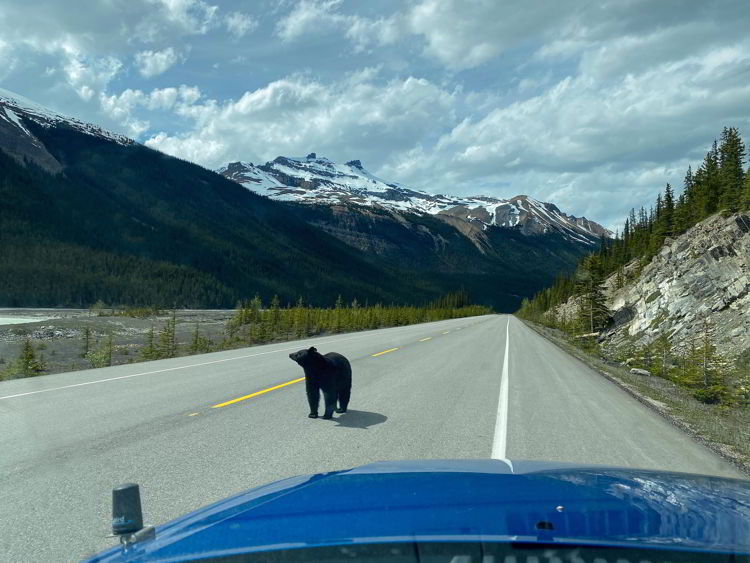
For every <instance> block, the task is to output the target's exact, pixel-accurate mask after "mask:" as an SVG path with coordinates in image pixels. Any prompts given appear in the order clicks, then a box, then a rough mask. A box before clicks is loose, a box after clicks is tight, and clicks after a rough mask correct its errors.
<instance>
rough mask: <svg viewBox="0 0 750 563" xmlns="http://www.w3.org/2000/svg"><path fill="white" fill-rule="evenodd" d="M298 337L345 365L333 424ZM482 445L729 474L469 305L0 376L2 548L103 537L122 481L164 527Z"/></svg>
mask: <svg viewBox="0 0 750 563" xmlns="http://www.w3.org/2000/svg"><path fill="white" fill-rule="evenodd" d="M311 345H314V346H316V347H317V348H318V349H319V350H320V351H321V352H322V353H326V352H330V351H336V352H340V353H342V354H344V355H345V356H347V357H348V358H349V359H350V361H351V363H352V368H353V372H354V376H353V388H352V400H351V403H350V411H349V412H348V413H346V414H341V415H335V416H334V419H333V420H322V419H316V420H312V419H309V418H308V417H307V414H308V407H307V401H306V399H305V387H304V383H303V382H302V381H301V380H300V378H301V377H302V376H303V373H302V370H301V368H300V367H299V366H297V364H295V363H294V362H292V361H291V360H290V359H289V357H288V354H289V353H290V352H291V351H295V350H298V349H301V348H306V347H308V346H311ZM321 413H322V399H321ZM488 457H498V458H503V457H506V458H510V459H542V460H562V461H571V462H581V463H587V464H591V463H594V464H608V465H618V466H629V467H643V468H654V469H667V470H674V471H686V472H693V473H706V474H715V475H723V476H729V477H742V475H741V474H740V473H738V472H737V471H736V470H735V469H734V468H732V467H731V466H730V465H729V464H727V463H726V462H724V461H723V460H721V459H720V458H718V457H717V456H715V455H714V454H713V453H711V452H710V451H709V450H707V449H706V448H704V447H703V446H701V445H699V444H697V443H696V442H694V441H693V440H691V439H690V438H689V437H688V436H686V435H685V434H683V433H681V432H680V431H678V430H677V429H675V428H674V427H673V426H671V425H670V424H669V423H668V422H666V421H665V420H664V419H662V418H660V417H659V416H657V415H656V414H654V413H653V412H652V411H650V410H648V409H647V408H645V407H644V406H643V405H641V404H640V403H638V402H637V401H635V400H634V399H632V398H631V397H630V396H628V395H627V394H626V393H625V392H623V391H622V390H621V389H619V388H618V387H616V386H615V385H613V384H611V383H609V382H608V381H606V380H605V379H604V378H602V377H601V376H600V375H598V374H596V373H594V372H593V371H591V370H590V369H589V368H587V367H586V366H585V365H584V364H582V363H581V362H580V361H578V360H576V359H575V358H572V357H571V356H569V355H567V354H565V353H564V352H562V351H561V350H560V349H559V348H557V347H556V346H554V345H553V344H551V343H549V342H548V341H546V340H545V339H543V338H542V337H541V336H539V335H537V334H536V333H535V332H533V331H532V330H531V329H529V328H528V327H526V326H525V325H524V324H523V323H521V322H520V321H518V320H517V319H515V318H513V317H509V316H506V315H492V316H484V317H473V318H468V319H456V320H451V321H441V322H436V323H428V324H422V325H415V326H409V327H399V328H391V329H382V330H376V331H369V332H361V333H354V334H342V335H336V336H329V337H322V338H314V339H308V340H303V341H298V342H285V343H279V344H272V345H266V346H258V347H254V348H245V349H242V350H233V351H229V352H217V353H212V354H205V355H201V356H191V357H185V358H176V359H171V360H159V361H155V362H148V363H141V364H130V365H125V366H116V367H111V368H104V369H97V370H88V371H80V372H74V373H66V374H57V375H50V376H43V377H36V378H32V379H27V380H14V381H8V382H2V383H0V537H1V539H0V560H1V561H76V560H79V559H81V558H83V557H85V556H87V555H91V554H93V553H94V552H96V551H99V550H101V549H104V548H107V547H110V546H112V545H114V544H115V540H113V539H111V538H107V537H106V535H107V534H108V533H109V530H110V515H111V489H112V488H113V487H114V486H117V485H118V484H120V483H124V482H129V481H132V482H136V483H139V484H140V486H141V495H142V500H143V504H144V518H145V520H146V523H148V524H160V523H163V522H165V521H167V520H170V519H172V518H174V517H176V516H178V515H180V514H182V513H184V512H187V511H190V510H194V509H196V508H199V507H200V506H203V505H205V504H208V503H211V502H214V501H216V500H219V499H221V498H223V497H225V496H227V495H230V494H232V493H236V492H239V491H242V490H245V489H247V488H250V487H254V486H257V485H261V484H263V483H267V482H269V481H273V480H276V479H281V478H284V477H289V476H292V475H298V474H303V473H312V472H318V471H328V470H335V469H345V468H349V467H352V466H355V465H360V464H363V463H369V462H372V461H377V460H390V459H417V458H419V459H429V458H488Z"/></svg>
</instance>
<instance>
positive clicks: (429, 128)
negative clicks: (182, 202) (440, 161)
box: [146, 69, 455, 167]
mask: <svg viewBox="0 0 750 563" xmlns="http://www.w3.org/2000/svg"><path fill="white" fill-rule="evenodd" d="M376 79H377V71H376V70H373V69H367V70H364V71H362V72H358V73H355V74H352V75H349V76H347V77H346V78H344V79H343V80H341V81H339V82H335V83H331V84H323V83H321V82H318V81H316V80H312V79H309V78H308V77H306V76H304V75H295V76H290V77H287V78H284V79H281V80H277V81H274V82H272V83H270V84H268V85H267V86H265V87H263V88H259V89H257V90H253V91H248V92H246V93H245V94H244V95H243V96H242V97H241V98H240V99H238V100H237V101H234V102H227V103H225V104H218V103H216V102H213V103H212V102H211V101H207V102H206V103H204V104H193V105H188V104H185V105H184V106H182V107H181V108H180V115H183V116H186V117H191V118H192V119H194V120H195V122H196V127H195V128H194V129H193V131H191V132H190V133H187V134H183V135H168V134H166V133H163V134H159V135H155V136H153V137H152V138H151V139H149V140H147V141H146V144H147V145H148V146H151V147H153V148H158V149H160V150H164V151H167V152H170V153H172V154H174V155H176V156H180V157H182V158H187V159H190V160H195V161H197V162H200V163H201V164H203V165H206V166H209V167H215V166H218V165H220V164H223V163H224V162H226V161H227V160H230V159H240V158H241V159H244V160H252V159H255V160H263V161H265V160H268V159H271V158H274V157H275V156H278V155H280V154H299V153H305V154H306V153H307V152H310V151H317V152H319V153H321V154H328V155H330V156H331V157H332V158H337V157H341V158H347V159H348V158H362V159H364V160H367V158H368V156H369V157H372V156H373V154H374V153H377V152H379V151H380V150H381V147H383V146H386V145H387V146H390V148H391V150H394V151H397V150H406V149H408V148H409V147H410V145H411V143H412V142H413V139H414V138H426V139H429V138H433V139H435V138H437V135H438V134H439V131H440V129H441V128H442V127H445V125H447V124H449V123H450V122H451V121H452V120H453V119H454V117H453V106H454V103H455V102H454V93H452V92H448V91H445V90H442V89H441V88H439V87H438V86H436V85H434V84H432V83H431V82H429V81H427V80H424V79H417V78H413V77H409V78H406V79H402V80H392V81H388V82H386V83H385V84H379V83H378V81H377V80H376ZM209 149H210V150H209Z"/></svg>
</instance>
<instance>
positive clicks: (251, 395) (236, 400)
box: [211, 377, 305, 409]
mask: <svg viewBox="0 0 750 563" xmlns="http://www.w3.org/2000/svg"><path fill="white" fill-rule="evenodd" d="M304 380H305V378H304V377H300V378H299V379H293V380H292V381H287V382H286V383H282V384H281V385H274V386H273V387H269V388H268V389H263V390H262V391H256V392H255V393H250V394H249V395H244V396H243V397H237V398H236V399H232V400H231V401H227V402H225V403H219V404H218V405H214V406H212V407H211V408H212V409H218V408H221V407H226V406H227V405H233V404H234V403H239V402H240V401H244V400H246V399H250V398H252V397H257V396H258V395H262V394H263V393H268V392H269V391H273V390H274V389H281V388H282V387H286V386H287V385H291V384H292V383H299V382H300V381H304Z"/></svg>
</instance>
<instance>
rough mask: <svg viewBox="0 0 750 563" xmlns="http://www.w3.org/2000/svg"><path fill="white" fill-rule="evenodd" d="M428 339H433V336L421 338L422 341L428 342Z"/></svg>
mask: <svg viewBox="0 0 750 563" xmlns="http://www.w3.org/2000/svg"><path fill="white" fill-rule="evenodd" d="M428 340H432V336H428V337H427V338H420V339H419V341H420V342H427V341H428Z"/></svg>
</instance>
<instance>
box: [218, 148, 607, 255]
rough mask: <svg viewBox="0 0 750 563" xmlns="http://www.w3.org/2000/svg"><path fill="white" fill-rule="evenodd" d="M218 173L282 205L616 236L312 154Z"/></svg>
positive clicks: (518, 205) (576, 220) (550, 210)
mask: <svg viewBox="0 0 750 563" xmlns="http://www.w3.org/2000/svg"><path fill="white" fill-rule="evenodd" d="M217 172H218V173H219V174H222V175H223V176H225V177H227V178H229V179H231V180H234V181H235V182H238V183H239V184H242V185H243V186H245V187H246V188H248V189H250V190H252V191H254V192H256V193H258V194H261V195H264V196H268V197H270V198H273V199H276V200H280V201H293V202H298V203H308V204H324V205H342V204H344V205H346V204H355V205H363V206H379V207H383V208H386V209H391V210H394V211H401V212H409V213H417V214H430V215H436V216H438V217H440V218H446V219H447V217H453V218H456V219H461V220H464V221H466V222H468V223H471V224H475V225H477V226H480V227H481V228H482V229H486V228H488V227H490V226H497V227H508V228H517V229H519V230H521V232H522V233H523V234H527V235H532V234H544V233H550V232H557V233H560V234H562V235H563V236H565V237H566V238H568V239H569V240H573V241H576V242H581V243H584V244H588V245H593V244H595V243H596V241H598V239H599V238H600V236H602V235H604V236H605V237H610V236H611V235H612V233H611V232H610V231H608V230H607V229H605V228H604V227H602V226H601V225H599V224H597V223H595V222H593V221H590V220H588V219H586V218H585V217H574V216H572V215H567V214H565V213H563V212H562V211H560V210H559V209H558V208H557V206H555V205H554V204H551V203H545V202H542V201H538V200H536V199H534V198H531V197H529V196H526V195H520V196H516V197H513V198H510V199H499V198H494V197H488V196H473V197H457V196H446V195H442V194H430V193H428V192H425V191H422V190H416V189H413V188H410V187H408V186H405V185H403V184H398V183H394V182H387V181H385V180H383V179H381V178H378V177H377V176H375V175H373V174H371V173H370V172H368V171H367V170H366V169H365V168H364V167H363V166H362V163H361V162H360V161H359V160H350V161H349V162H347V163H346V164H337V163H334V162H332V161H330V160H328V159H327V158H324V157H318V156H317V155H316V154H315V153H310V154H308V155H307V156H306V157H284V156H279V157H277V158H275V159H274V160H272V161H270V162H267V163H266V164H262V165H255V164H253V163H250V162H241V161H240V162H231V163H229V164H227V165H225V166H222V167H221V168H219V169H218V170H217Z"/></svg>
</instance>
